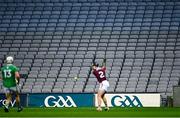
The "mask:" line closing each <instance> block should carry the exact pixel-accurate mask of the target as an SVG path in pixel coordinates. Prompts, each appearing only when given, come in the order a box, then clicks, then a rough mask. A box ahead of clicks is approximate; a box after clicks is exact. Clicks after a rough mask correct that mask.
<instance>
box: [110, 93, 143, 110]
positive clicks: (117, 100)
mask: <svg viewBox="0 0 180 118" xmlns="http://www.w3.org/2000/svg"><path fill="white" fill-rule="evenodd" d="M111 104H112V106H119V107H143V105H142V103H141V101H140V100H139V98H138V97H137V96H132V97H129V96H126V95H125V96H124V97H122V96H118V95H116V96H114V97H113V98H112V99H111Z"/></svg>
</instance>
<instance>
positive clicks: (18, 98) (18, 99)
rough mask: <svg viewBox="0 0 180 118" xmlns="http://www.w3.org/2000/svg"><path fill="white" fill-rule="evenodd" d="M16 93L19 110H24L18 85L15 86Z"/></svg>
mask: <svg viewBox="0 0 180 118" xmlns="http://www.w3.org/2000/svg"><path fill="white" fill-rule="evenodd" d="M15 89H16V90H15V94H16V106H17V107H18V112H20V111H22V110H23V109H22V106H21V102H20V92H19V91H20V90H19V89H18V88H17V87H16V88H15Z"/></svg>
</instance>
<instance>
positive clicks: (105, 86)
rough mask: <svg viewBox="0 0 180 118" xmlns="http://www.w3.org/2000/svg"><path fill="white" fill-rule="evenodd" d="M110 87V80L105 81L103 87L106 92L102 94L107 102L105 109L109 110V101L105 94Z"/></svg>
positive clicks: (105, 102)
mask: <svg viewBox="0 0 180 118" xmlns="http://www.w3.org/2000/svg"><path fill="white" fill-rule="evenodd" d="M108 87H109V82H108V81H103V86H102V89H103V90H104V94H103V95H102V96H101V97H102V100H103V102H104V104H105V110H106V111H107V110H109V107H108V103H107V98H106V96H105V94H106V92H107V90H108Z"/></svg>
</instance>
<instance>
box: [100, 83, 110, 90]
mask: <svg viewBox="0 0 180 118" xmlns="http://www.w3.org/2000/svg"><path fill="white" fill-rule="evenodd" d="M108 87H109V82H108V81H107V80H104V81H102V82H101V83H100V86H99V90H105V91H107V89H108Z"/></svg>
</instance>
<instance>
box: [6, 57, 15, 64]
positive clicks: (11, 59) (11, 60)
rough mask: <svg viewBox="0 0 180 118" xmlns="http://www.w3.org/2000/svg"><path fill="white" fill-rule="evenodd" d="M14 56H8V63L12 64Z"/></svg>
mask: <svg viewBox="0 0 180 118" xmlns="http://www.w3.org/2000/svg"><path fill="white" fill-rule="evenodd" d="M13 60H14V59H13V57H12V56H8V57H6V63H8V64H11V63H13Z"/></svg>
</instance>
